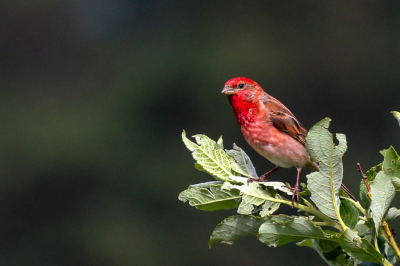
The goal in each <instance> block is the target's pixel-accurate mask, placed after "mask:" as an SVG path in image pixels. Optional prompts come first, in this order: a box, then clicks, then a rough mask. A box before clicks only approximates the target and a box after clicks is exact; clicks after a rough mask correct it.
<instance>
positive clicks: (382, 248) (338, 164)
mask: <svg viewBox="0 0 400 266" xmlns="http://www.w3.org/2000/svg"><path fill="white" fill-rule="evenodd" d="M394 115H395V116H396V115H398V113H397V112H394ZM396 118H397V119H399V118H398V116H397V117H396ZM329 123H330V119H329V118H325V119H323V120H321V121H320V122H319V123H317V124H316V125H314V127H312V128H311V130H310V131H309V134H308V136H307V140H306V148H307V151H308V152H309V154H310V156H311V158H312V160H313V161H316V162H318V163H319V168H320V170H319V172H313V173H311V174H309V175H307V185H303V186H304V187H303V191H305V192H303V193H300V200H299V201H298V202H296V203H295V204H294V207H295V208H297V209H298V211H299V215H292V216H289V215H284V214H277V211H278V210H279V208H280V207H281V206H282V205H289V206H291V205H292V202H291V196H292V191H291V190H290V189H289V188H288V185H287V184H284V183H282V182H252V183H248V182H247V180H248V178H249V177H251V178H257V177H258V176H257V173H256V169H255V167H254V165H253V164H252V162H251V160H250V158H249V157H248V156H247V154H246V153H245V152H244V151H243V150H242V149H241V148H239V147H238V146H237V145H235V144H233V149H230V150H224V146H223V140H222V137H220V138H219V140H218V141H216V142H215V141H214V140H212V139H210V138H209V137H207V136H205V135H195V136H194V138H195V142H192V141H190V140H189V139H188V138H187V137H186V133H185V131H183V133H182V139H183V142H184V143H185V145H186V147H187V148H188V149H189V150H190V151H191V152H192V156H193V158H194V159H195V161H196V162H195V168H196V169H198V170H200V171H204V172H206V173H208V174H210V175H212V176H213V177H214V178H215V179H216V181H211V182H207V183H201V184H196V185H191V186H190V187H189V188H188V189H187V190H184V191H183V192H181V193H180V195H179V199H180V200H181V201H183V202H189V204H190V205H191V206H194V207H196V208H197V209H200V210H204V211H217V210H227V209H237V212H238V215H234V216H231V217H228V218H226V219H225V220H223V221H222V222H221V223H220V224H218V225H217V226H216V228H215V229H214V231H213V232H212V234H211V237H210V241H209V246H210V247H211V245H212V244H213V243H215V242H220V243H222V244H228V245H231V244H233V243H234V241H236V240H237V239H240V238H243V237H248V236H257V238H258V239H259V240H260V241H261V242H262V243H264V244H267V245H268V246H270V247H277V246H281V245H284V244H287V243H291V242H296V243H297V245H298V246H307V247H310V248H313V249H315V250H316V251H317V253H318V254H319V255H320V256H321V258H322V259H323V260H324V261H325V262H326V263H327V264H328V265H393V264H395V263H396V262H397V261H398V259H399V256H400V251H399V249H398V247H397V244H396V242H395V241H394V238H393V235H392V234H391V232H390V230H389V226H388V224H389V223H390V222H392V221H393V220H394V219H395V218H396V217H398V216H400V210H399V209H397V208H395V207H390V204H391V202H392V201H393V198H394V197H395V195H396V192H399V191H400V157H399V155H398V154H397V153H396V151H395V149H394V148H393V147H390V148H388V149H386V150H383V151H381V153H382V155H383V157H384V159H383V162H382V163H380V164H378V165H377V166H375V167H372V168H371V169H370V170H369V171H367V172H366V174H365V179H362V180H361V184H360V201H355V200H353V199H352V198H351V197H349V195H347V194H346V192H344V191H341V189H340V188H341V184H342V181H343V164H342V157H343V155H344V153H345V152H346V149H347V143H346V136H345V135H343V134H336V138H337V139H338V141H339V143H338V145H335V144H334V142H333V136H332V134H331V133H330V132H329V131H328V127H329Z"/></svg>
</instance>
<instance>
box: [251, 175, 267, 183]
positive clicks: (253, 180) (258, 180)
mask: <svg viewBox="0 0 400 266" xmlns="http://www.w3.org/2000/svg"><path fill="white" fill-rule="evenodd" d="M265 181H267V180H266V179H265V176H264V175H262V176H260V177H259V178H252V177H249V178H248V179H247V184H250V183H253V182H265Z"/></svg>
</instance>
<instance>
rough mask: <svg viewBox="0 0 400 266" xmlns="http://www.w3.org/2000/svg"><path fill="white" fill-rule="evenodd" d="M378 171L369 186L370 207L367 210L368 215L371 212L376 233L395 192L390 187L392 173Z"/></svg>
mask: <svg viewBox="0 0 400 266" xmlns="http://www.w3.org/2000/svg"><path fill="white" fill-rule="evenodd" d="M389 170H391V169H388V171H386V172H384V171H380V172H379V173H378V174H377V175H376V177H375V179H374V181H373V182H372V184H371V206H370V208H369V211H370V213H371V212H372V215H371V217H372V219H373V220H374V223H375V230H376V232H378V229H379V226H380V225H381V221H382V218H383V216H384V215H385V213H386V211H387V210H388V209H389V205H390V203H391V202H392V200H393V198H394V195H395V190H394V186H393V185H392V182H391V180H392V176H393V171H389Z"/></svg>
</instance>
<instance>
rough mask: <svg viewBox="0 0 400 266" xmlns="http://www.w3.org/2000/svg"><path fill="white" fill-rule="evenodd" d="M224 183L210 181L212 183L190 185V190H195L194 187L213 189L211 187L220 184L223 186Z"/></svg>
mask: <svg viewBox="0 0 400 266" xmlns="http://www.w3.org/2000/svg"><path fill="white" fill-rule="evenodd" d="M223 183H224V182H222V181H210V182H204V183H198V184H194V185H190V186H189V188H193V187H201V188H209V187H211V185H219V184H223Z"/></svg>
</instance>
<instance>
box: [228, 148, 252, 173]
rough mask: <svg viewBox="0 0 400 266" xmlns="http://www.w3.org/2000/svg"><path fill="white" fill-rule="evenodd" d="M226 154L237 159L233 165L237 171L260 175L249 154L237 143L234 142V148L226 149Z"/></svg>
mask: <svg viewBox="0 0 400 266" xmlns="http://www.w3.org/2000/svg"><path fill="white" fill-rule="evenodd" d="M226 154H228V155H229V156H231V157H232V158H233V159H235V161H236V164H234V165H232V169H233V170H234V171H235V172H237V173H239V174H242V175H244V176H248V177H253V178H257V177H258V175H257V173H256V169H255V168H254V165H253V163H252V162H251V160H250V158H249V156H248V155H247V154H246V153H245V152H244V151H243V150H242V149H241V148H239V147H238V146H237V145H236V144H235V143H233V149H232V150H226Z"/></svg>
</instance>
